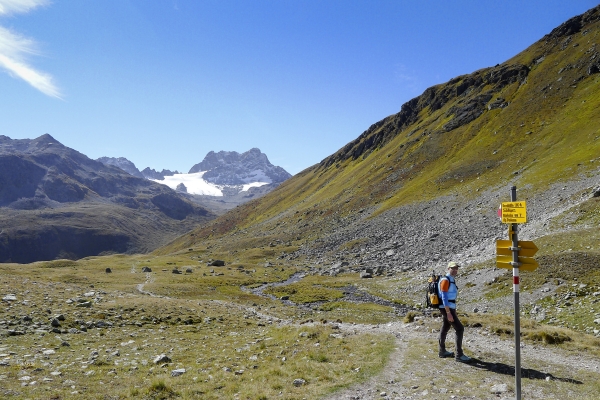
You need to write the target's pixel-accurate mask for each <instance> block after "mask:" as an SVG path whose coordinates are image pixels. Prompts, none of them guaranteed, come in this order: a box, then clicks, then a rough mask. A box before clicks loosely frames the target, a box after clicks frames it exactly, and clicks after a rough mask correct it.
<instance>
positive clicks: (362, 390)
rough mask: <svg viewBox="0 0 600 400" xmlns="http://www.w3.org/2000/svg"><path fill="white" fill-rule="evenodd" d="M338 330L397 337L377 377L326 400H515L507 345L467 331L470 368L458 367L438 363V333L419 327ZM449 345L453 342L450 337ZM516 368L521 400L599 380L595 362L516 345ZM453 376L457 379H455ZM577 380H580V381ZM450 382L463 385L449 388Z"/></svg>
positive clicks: (398, 325) (599, 361)
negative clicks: (518, 365) (519, 370)
mask: <svg viewBox="0 0 600 400" xmlns="http://www.w3.org/2000/svg"><path fill="white" fill-rule="evenodd" d="M340 328H341V330H342V332H344V333H345V334H348V335H352V334H361V333H365V332H381V333H392V334H394V335H395V336H396V350H395V351H394V353H393V354H392V355H391V356H390V359H389V361H388V364H387V365H386V367H385V368H384V369H383V372H382V373H381V374H379V375H377V376H375V377H373V378H371V379H369V380H368V381H366V382H364V383H360V384H356V385H353V386H351V387H350V388H348V389H346V390H343V391H341V392H338V393H336V394H334V395H331V396H328V397H325V399H326V400H367V399H433V398H436V399H438V398H439V399H447V398H450V399H480V398H483V399H487V398H489V399H492V398H493V399H497V398H501V399H509V398H511V399H514V396H515V393H514V380H515V378H514V375H515V374H514V357H515V352H514V342H513V341H511V340H504V339H501V338H499V337H497V336H495V335H488V333H487V332H486V331H485V330H483V329H473V328H467V329H466V331H465V339H464V347H465V352H466V353H467V354H468V355H470V356H471V357H472V358H473V362H472V363H470V364H461V363H458V362H456V361H454V360H452V359H440V358H438V357H437V347H436V342H437V334H438V333H437V332H431V331H428V330H426V329H424V328H423V327H422V326H420V325H418V324H414V323H412V324H404V323H401V322H396V323H390V324H385V325H377V326H369V325H350V324H342V326H341V327H340ZM448 339H449V340H450V341H451V340H452V339H453V333H452V332H451V333H450V334H449V337H448ZM450 341H449V343H450ZM415 352H416V353H415ZM521 367H522V381H521V383H522V398H527V399H548V398H560V397H549V395H548V391H547V390H545V388H544V386H549V385H551V382H555V383H562V384H564V385H571V386H579V385H582V384H584V383H587V384H592V383H593V382H591V381H593V380H596V381H597V380H599V379H600V359H598V358H596V357H593V356H590V355H586V354H574V353H571V352H567V351H564V350H561V349H558V348H548V347H543V346H536V345H530V344H525V345H523V344H521ZM582 371H585V374H582V373H581V372H582ZM457 376H459V377H460V378H456V377H457ZM581 376H585V378H580V377H581ZM594 377H595V379H594ZM453 379H455V380H457V381H458V380H462V381H461V382H453V381H452V380H453ZM582 379H585V382H584V381H582ZM469 380H472V382H469ZM468 385H473V386H474V387H477V390H478V393H481V392H483V393H485V394H486V395H484V396H483V397H482V396H480V395H479V396H478V395H473V393H469V394H465V392H469V390H468V388H465V386H468ZM457 389H458V390H457ZM567 390H568V389H567ZM592 396H594V395H592ZM577 398H582V397H577ZM585 398H594V397H585Z"/></svg>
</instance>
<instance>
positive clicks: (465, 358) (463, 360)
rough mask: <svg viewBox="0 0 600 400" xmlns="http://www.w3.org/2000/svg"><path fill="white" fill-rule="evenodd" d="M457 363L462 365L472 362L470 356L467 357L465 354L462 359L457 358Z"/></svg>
mask: <svg viewBox="0 0 600 400" xmlns="http://www.w3.org/2000/svg"><path fill="white" fill-rule="evenodd" d="M456 361H458V362H461V363H468V362H471V357H469V356H465V355H464V354H463V355H462V356H460V357H456Z"/></svg>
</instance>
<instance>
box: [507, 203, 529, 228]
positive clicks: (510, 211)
mask: <svg viewBox="0 0 600 400" xmlns="http://www.w3.org/2000/svg"><path fill="white" fill-rule="evenodd" d="M501 210H502V223H503V224H524V223H525V222H527V205H526V204H525V202H524V201H510V202H504V203H502V205H501Z"/></svg>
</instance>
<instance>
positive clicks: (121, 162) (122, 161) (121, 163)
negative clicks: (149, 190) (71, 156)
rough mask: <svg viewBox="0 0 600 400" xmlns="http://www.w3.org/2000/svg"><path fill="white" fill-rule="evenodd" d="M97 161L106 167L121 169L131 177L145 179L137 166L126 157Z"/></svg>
mask: <svg viewBox="0 0 600 400" xmlns="http://www.w3.org/2000/svg"><path fill="white" fill-rule="evenodd" d="M96 161H100V162H101V163H102V164H104V165H112V166H114V167H117V168H121V169H122V170H123V171H125V172H127V173H128V174H129V175H133V176H136V177H138V178H144V175H143V174H142V173H141V172H140V170H139V169H137V167H136V166H135V164H134V163H132V162H131V161H129V160H128V159H126V158H125V157H118V158H117V157H100V158H98V159H96Z"/></svg>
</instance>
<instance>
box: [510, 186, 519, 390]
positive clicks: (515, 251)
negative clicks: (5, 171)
mask: <svg viewBox="0 0 600 400" xmlns="http://www.w3.org/2000/svg"><path fill="white" fill-rule="evenodd" d="M510 201H517V187H516V186H513V187H511V188H510ZM510 225H511V226H512V229H510V230H511V231H512V237H511V238H510V239H511V240H512V248H511V250H512V261H513V262H512V266H513V292H514V295H515V393H516V396H515V399H516V400H521V311H520V306H519V284H520V282H519V264H520V263H519V240H518V237H517V224H510Z"/></svg>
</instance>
